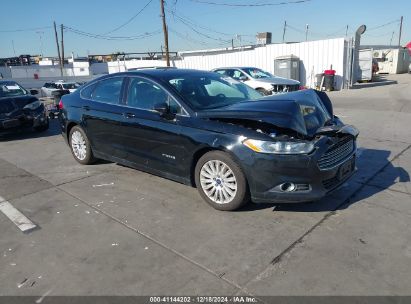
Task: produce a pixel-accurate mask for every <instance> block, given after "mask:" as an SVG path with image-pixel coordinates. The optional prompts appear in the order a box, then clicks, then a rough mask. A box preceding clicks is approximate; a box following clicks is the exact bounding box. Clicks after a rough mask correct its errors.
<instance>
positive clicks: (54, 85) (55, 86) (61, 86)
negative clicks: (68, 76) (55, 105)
mask: <svg viewBox="0 0 411 304" xmlns="http://www.w3.org/2000/svg"><path fill="white" fill-rule="evenodd" d="M79 87H80V84H79V83H77V82H66V81H63V80H59V81H52V82H46V83H45V84H44V85H43V87H42V88H41V95H42V96H45V97H53V92H54V91H57V90H69V91H70V93H73V92H74V91H75V90H77V89H78V88H79Z"/></svg>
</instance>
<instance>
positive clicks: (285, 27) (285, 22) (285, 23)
mask: <svg viewBox="0 0 411 304" xmlns="http://www.w3.org/2000/svg"><path fill="white" fill-rule="evenodd" d="M286 29H287V21H284V30H283V43H284V42H285V30H286Z"/></svg>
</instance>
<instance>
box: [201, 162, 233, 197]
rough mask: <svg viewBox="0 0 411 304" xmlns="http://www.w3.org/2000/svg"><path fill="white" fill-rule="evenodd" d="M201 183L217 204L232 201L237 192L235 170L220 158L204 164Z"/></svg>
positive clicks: (208, 195) (204, 190)
mask: <svg viewBox="0 0 411 304" xmlns="http://www.w3.org/2000/svg"><path fill="white" fill-rule="evenodd" d="M200 185H201V188H202V190H203V192H204V193H205V194H206V195H207V197H208V198H209V199H210V200H211V201H213V202H215V203H217V204H227V203H230V202H231V201H232V200H233V199H234V197H235V195H236V193H237V179H236V177H235V175H234V172H233V171H232V170H231V168H230V167H229V166H228V165H227V164H226V163H224V162H222V161H220V160H210V161H208V162H206V163H205V164H204V165H203V166H202V168H201V170H200Z"/></svg>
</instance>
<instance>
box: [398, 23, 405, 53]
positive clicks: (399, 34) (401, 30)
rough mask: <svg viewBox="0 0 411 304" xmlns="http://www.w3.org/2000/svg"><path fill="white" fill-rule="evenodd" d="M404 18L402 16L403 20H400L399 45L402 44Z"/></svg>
mask: <svg viewBox="0 0 411 304" xmlns="http://www.w3.org/2000/svg"><path fill="white" fill-rule="evenodd" d="M403 20H404V17H403V16H401V21H400V33H399V35H398V46H399V47H400V46H401V35H402V21H403Z"/></svg>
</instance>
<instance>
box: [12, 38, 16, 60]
mask: <svg viewBox="0 0 411 304" xmlns="http://www.w3.org/2000/svg"><path fill="white" fill-rule="evenodd" d="M11 45H12V46H13V53H14V57H17V55H16V49H15V48H14V40H12V41H11Z"/></svg>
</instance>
